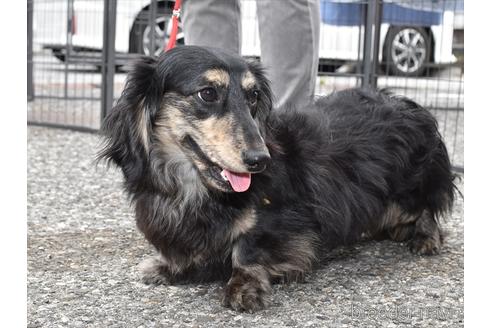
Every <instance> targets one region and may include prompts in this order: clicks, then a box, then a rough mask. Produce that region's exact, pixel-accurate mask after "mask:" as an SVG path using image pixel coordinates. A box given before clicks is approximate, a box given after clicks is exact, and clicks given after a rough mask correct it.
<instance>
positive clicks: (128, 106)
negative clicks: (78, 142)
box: [98, 57, 164, 180]
mask: <svg viewBox="0 0 492 328" xmlns="http://www.w3.org/2000/svg"><path fill="white" fill-rule="evenodd" d="M156 65H157V61H156V60H155V59H154V58H150V57H142V58H140V59H139V60H137V61H136V62H135V63H134V65H133V67H132V69H131V71H130V73H129V75H128V77H127V80H126V84H125V88H124V89H123V92H122V94H121V97H120V98H119V100H118V102H117V103H116V105H115V106H114V107H113V109H112V110H111V111H110V113H109V114H108V116H107V117H106V118H105V120H104V123H103V126H102V132H103V134H104V135H105V137H106V145H105V147H104V148H103V149H102V151H101V152H100V153H99V155H98V159H99V160H101V159H102V160H109V161H112V162H114V163H115V164H117V165H118V166H120V167H121V169H122V170H123V173H124V174H125V176H126V177H127V179H130V180H132V179H139V177H140V176H141V174H142V172H143V170H145V168H146V166H147V164H148V152H149V142H150V141H149V138H150V133H151V129H152V123H151V122H152V121H153V117H154V116H155V115H156V113H157V111H158V109H159V104H160V101H161V97H162V94H163V89H164V85H163V83H162V81H158V80H157V76H156V75H157V74H156Z"/></svg>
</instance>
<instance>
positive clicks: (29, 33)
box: [27, 0, 34, 101]
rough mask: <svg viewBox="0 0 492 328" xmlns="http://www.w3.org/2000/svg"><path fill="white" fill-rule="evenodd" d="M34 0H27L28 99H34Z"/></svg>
mask: <svg viewBox="0 0 492 328" xmlns="http://www.w3.org/2000/svg"><path fill="white" fill-rule="evenodd" d="M33 10H34V7H33V0H27V100H28V101H32V100H34V81H33V78H34V76H33V61H32V59H33V58H32V41H33V35H32V21H33V18H32V16H33Z"/></svg>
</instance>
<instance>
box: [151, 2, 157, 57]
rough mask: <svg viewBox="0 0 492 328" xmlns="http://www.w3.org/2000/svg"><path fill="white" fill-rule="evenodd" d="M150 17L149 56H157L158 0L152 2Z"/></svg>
mask: <svg viewBox="0 0 492 328" xmlns="http://www.w3.org/2000/svg"><path fill="white" fill-rule="evenodd" d="M149 9H150V15H149V27H150V35H149V37H150V44H149V56H155V53H154V51H155V48H156V47H155V28H156V20H157V0H151V1H150V8H149Z"/></svg>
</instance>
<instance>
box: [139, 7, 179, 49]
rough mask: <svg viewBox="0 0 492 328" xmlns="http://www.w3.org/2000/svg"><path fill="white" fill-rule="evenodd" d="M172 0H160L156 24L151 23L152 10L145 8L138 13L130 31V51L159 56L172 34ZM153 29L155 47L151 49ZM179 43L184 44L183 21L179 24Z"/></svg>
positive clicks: (177, 39)
mask: <svg viewBox="0 0 492 328" xmlns="http://www.w3.org/2000/svg"><path fill="white" fill-rule="evenodd" d="M172 12H173V10H172V2H169V1H168V2H160V3H159V6H158V7H157V14H156V19H155V21H154V24H152V26H150V25H149V15H150V11H149V9H148V8H146V9H143V10H142V11H140V13H139V14H138V15H137V18H136V19H135V21H134V22H133V27H132V29H131V31H130V53H139V54H145V55H154V56H159V55H160V54H161V53H162V52H164V49H165V47H166V44H167V42H168V41H169V36H170V34H171V28H172V23H171V15H172ZM152 30H154V40H155V42H154V47H153V49H151V47H152V44H151V37H152ZM176 43H177V44H184V37H183V32H182V30H181V23H180V24H179V26H178V35H177V38H176Z"/></svg>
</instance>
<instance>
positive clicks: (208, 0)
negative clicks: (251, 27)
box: [182, 0, 241, 54]
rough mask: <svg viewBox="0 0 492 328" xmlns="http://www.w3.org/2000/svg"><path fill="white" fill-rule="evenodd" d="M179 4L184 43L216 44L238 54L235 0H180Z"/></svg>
mask: <svg viewBox="0 0 492 328" xmlns="http://www.w3.org/2000/svg"><path fill="white" fill-rule="evenodd" d="M182 8H183V15H182V21H183V30H184V38H185V44H188V45H196V46H209V47H217V48H221V49H225V50H229V51H231V52H233V53H236V54H240V51H241V10H240V4H239V0H184V1H183V4H182Z"/></svg>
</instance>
